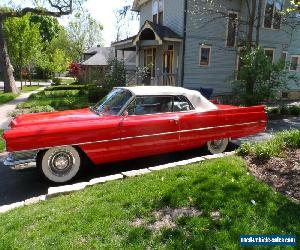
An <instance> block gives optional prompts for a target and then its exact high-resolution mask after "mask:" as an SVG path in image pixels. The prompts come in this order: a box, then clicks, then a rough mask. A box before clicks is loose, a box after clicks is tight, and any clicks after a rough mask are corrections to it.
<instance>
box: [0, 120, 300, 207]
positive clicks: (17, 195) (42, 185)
mask: <svg viewBox="0 0 300 250" xmlns="http://www.w3.org/2000/svg"><path fill="white" fill-rule="evenodd" d="M289 128H298V129H300V117H298V118H290V119H284V120H280V121H270V122H269V124H268V129H267V131H266V133H262V134H259V135H257V136H252V137H248V138H242V139H240V140H236V141H234V142H233V143H232V144H231V145H230V148H229V149H228V150H229V151H230V150H233V149H235V148H236V147H237V145H239V144H240V143H241V142H244V141H253V140H264V139H266V138H269V137H270V136H271V134H272V133H273V132H275V131H280V130H284V129H289ZM205 154H207V153H206V152H205V151H204V150H200V149H196V150H189V151H184V152H179V153H172V154H165V155H159V156H155V157H147V158H142V159H136V160H131V161H125V162H119V163H112V164H105V165H101V166H97V167H90V169H88V170H86V171H85V172H84V173H83V174H82V175H81V176H80V177H79V178H78V179H77V180H76V181H75V182H81V181H88V180H90V179H92V178H96V177H102V176H107V175H111V174H115V173H119V172H122V171H126V170H135V169H141V168H148V167H152V166H156V165H161V164H165V163H171V162H175V161H180V160H185V159H189V158H192V157H196V156H201V155H205ZM50 186H53V184H49V183H47V182H46V181H44V180H43V179H42V178H41V177H40V175H39V173H38V171H37V169H35V168H32V169H26V170H19V171H14V170H11V169H9V168H6V167H4V166H3V164H2V163H1V162H0V206H1V205H6V204H11V203H14V202H18V201H22V200H25V199H27V198H31V197H34V196H39V195H42V194H46V193H47V189H48V188H49V187H50Z"/></svg>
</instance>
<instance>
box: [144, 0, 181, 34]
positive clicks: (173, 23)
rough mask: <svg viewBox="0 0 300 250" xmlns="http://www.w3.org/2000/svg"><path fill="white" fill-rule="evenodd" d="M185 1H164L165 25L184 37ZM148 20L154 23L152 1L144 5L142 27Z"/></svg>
mask: <svg viewBox="0 0 300 250" xmlns="http://www.w3.org/2000/svg"><path fill="white" fill-rule="evenodd" d="M183 10H184V1H183V0H164V25H165V26H167V27H169V28H170V29H171V30H173V31H174V32H176V33H177V34H179V35H183V18H184V11H183ZM146 20H149V21H152V0H149V1H148V2H147V3H146V4H144V5H143V7H142V8H141V12H140V27H142V26H143V24H144V23H145V21H146Z"/></svg>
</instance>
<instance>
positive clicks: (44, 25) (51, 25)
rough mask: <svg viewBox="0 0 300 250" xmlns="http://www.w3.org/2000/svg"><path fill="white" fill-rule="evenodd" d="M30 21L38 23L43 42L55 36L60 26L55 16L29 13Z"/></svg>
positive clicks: (48, 41) (49, 40)
mask: <svg viewBox="0 0 300 250" xmlns="http://www.w3.org/2000/svg"><path fill="white" fill-rule="evenodd" d="M30 22H31V23H33V24H37V25H39V31H40V34H41V37H42V40H43V42H44V43H45V44H47V43H50V42H51V41H52V40H53V39H54V38H56V37H57V36H58V34H59V32H60V29H61V28H62V27H61V26H60V24H59V22H58V20H57V18H56V17H51V16H38V15H31V16H30Z"/></svg>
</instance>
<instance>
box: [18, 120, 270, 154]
mask: <svg viewBox="0 0 300 250" xmlns="http://www.w3.org/2000/svg"><path fill="white" fill-rule="evenodd" d="M266 122H267V121H265V120H261V121H258V122H247V123H238V124H231V125H222V126H214V127H205V128H196V129H189V130H179V131H174V132H164V133H157V134H149V135H138V136H130V137H124V138H115V139H109V140H100V141H93V142H82V143H76V144H71V145H75V146H80V145H89V144H96V143H106V142H113V141H125V140H131V139H136V138H147V137H152V136H153V137H154V136H161V135H171V134H178V133H188V132H193V131H204V130H210V129H214V128H228V127H235V126H244V125H251V124H259V123H266ZM66 146H70V144H67V145H59V146H53V147H45V148H38V149H32V150H21V151H15V153H21V152H28V151H29V152H30V151H36V152H38V151H39V150H46V149H49V148H58V147H66Z"/></svg>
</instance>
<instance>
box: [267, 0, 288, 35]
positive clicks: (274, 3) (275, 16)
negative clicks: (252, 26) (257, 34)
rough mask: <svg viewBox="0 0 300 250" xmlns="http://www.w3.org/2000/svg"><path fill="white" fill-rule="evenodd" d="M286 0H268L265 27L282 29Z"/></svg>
mask: <svg viewBox="0 0 300 250" xmlns="http://www.w3.org/2000/svg"><path fill="white" fill-rule="evenodd" d="M283 1H284V0H266V6H265V19H264V27H265V28H269V29H276V30H279V29H280V25H281V11H282V9H283Z"/></svg>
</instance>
